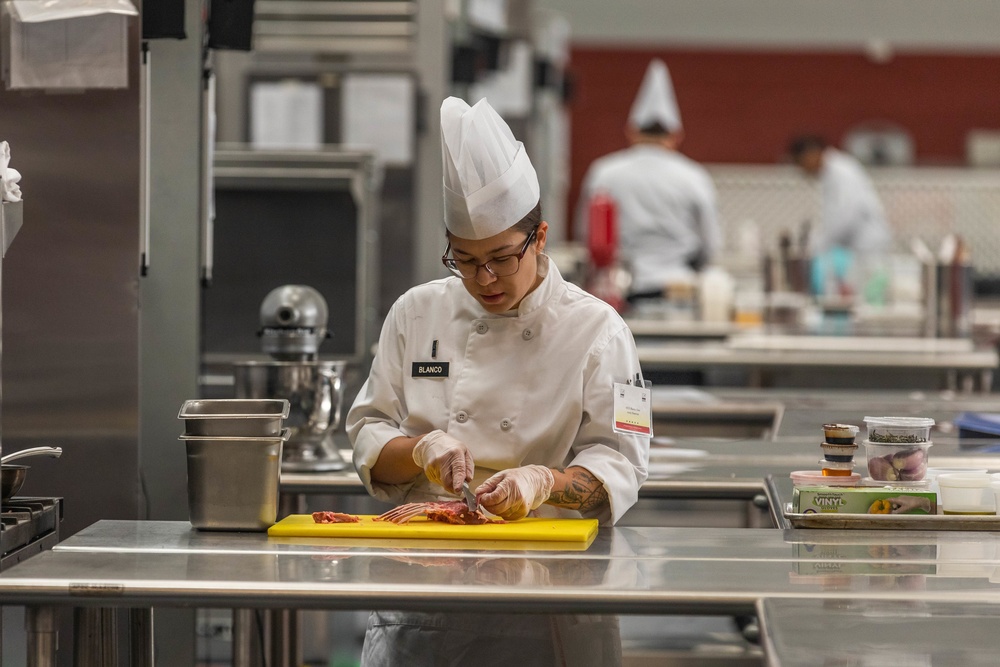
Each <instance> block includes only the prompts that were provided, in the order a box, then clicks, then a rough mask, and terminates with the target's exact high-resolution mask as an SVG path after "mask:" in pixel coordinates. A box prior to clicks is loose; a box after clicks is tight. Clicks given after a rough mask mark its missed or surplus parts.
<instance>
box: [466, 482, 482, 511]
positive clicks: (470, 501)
mask: <svg viewBox="0 0 1000 667" xmlns="http://www.w3.org/2000/svg"><path fill="white" fill-rule="evenodd" d="M462 495H463V496H465V504H466V505H468V506H469V511H470V512H475V511H476V510H478V509H479V501H478V500H476V495H475V494H474V493H472V490H471V489H470V488H469V483H468V482H462Z"/></svg>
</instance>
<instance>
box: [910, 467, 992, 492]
mask: <svg viewBox="0 0 1000 667" xmlns="http://www.w3.org/2000/svg"><path fill="white" fill-rule="evenodd" d="M951 473H978V474H980V475H983V474H986V468H928V469H927V475H926V476H924V479H925V480H926V481H927V482H928V483H930V486H929V487H928V490H930V491H933V492H934V493H935V494H937V495H938V496H940V495H941V489H940V488H939V487H938V483H937V478H938V477H940V476H941V475H950V474H951ZM995 478H996V479H998V480H1000V477H995Z"/></svg>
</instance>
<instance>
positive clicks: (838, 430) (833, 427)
mask: <svg viewBox="0 0 1000 667" xmlns="http://www.w3.org/2000/svg"><path fill="white" fill-rule="evenodd" d="M859 430H860V429H858V427H857V426H855V425H854V424H823V437H824V439H825V440H826V441H827V442H828V443H830V444H831V445H853V444H854V438H855V437H857V435H858V431H859Z"/></svg>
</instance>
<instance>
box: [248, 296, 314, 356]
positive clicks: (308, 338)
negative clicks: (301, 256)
mask: <svg viewBox="0 0 1000 667" xmlns="http://www.w3.org/2000/svg"><path fill="white" fill-rule="evenodd" d="M328 316H329V311H328V309H327V306H326V300H325V299H324V298H323V295H322V294H320V293H319V292H317V291H316V290H315V289H313V288H312V287H309V286H308V285H282V286H281V287H277V288H275V289H273V290H271V291H270V292H269V293H268V295H267V296H266V297H264V301H262V302H261V304H260V325H261V329H260V333H259V335H260V341H261V349H262V350H263V351H264V352H265V353H267V354H270V355H271V356H272V357H274V358H275V359H278V360H283V361H301V360H309V359H315V358H316V355H317V354H318V352H319V346H320V343H322V342H323V340H324V339H325V338H327V337H328V336H329V333H328V332H327V328H326V325H327V318H328Z"/></svg>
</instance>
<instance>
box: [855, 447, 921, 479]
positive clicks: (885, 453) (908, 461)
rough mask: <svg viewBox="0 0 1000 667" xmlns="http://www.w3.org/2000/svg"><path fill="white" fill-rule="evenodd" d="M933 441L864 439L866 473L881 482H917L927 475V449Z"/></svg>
mask: <svg viewBox="0 0 1000 667" xmlns="http://www.w3.org/2000/svg"><path fill="white" fill-rule="evenodd" d="M933 444H934V443H932V442H930V441H928V442H906V443H882V442H869V441H868V440H865V442H864V445H865V454H866V456H867V458H868V474H869V475H871V478H872V479H873V480H878V481H882V482H917V481H920V480H922V479H923V478H924V477H925V476H926V475H927V455H928V450H929V449H930V447H931V445H933Z"/></svg>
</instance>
